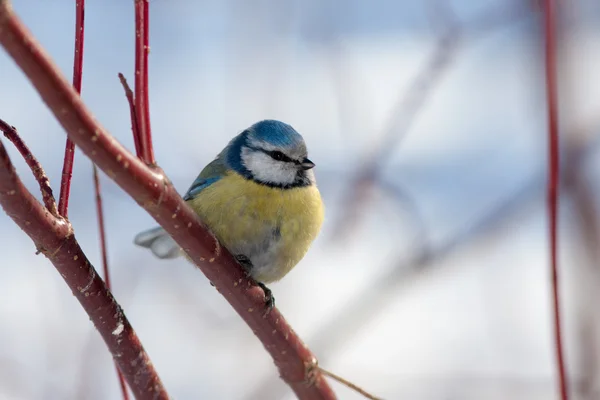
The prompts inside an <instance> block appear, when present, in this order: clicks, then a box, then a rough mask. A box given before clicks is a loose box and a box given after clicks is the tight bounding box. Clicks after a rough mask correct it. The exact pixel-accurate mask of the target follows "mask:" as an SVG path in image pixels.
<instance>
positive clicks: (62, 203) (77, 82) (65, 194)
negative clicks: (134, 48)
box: [58, 0, 85, 218]
mask: <svg viewBox="0 0 600 400" xmlns="http://www.w3.org/2000/svg"><path fill="white" fill-rule="evenodd" d="M84 21H85V0H76V2H75V55H74V57H73V87H74V88H75V90H76V91H77V93H81V80H82V76H83V36H84ZM74 159H75V145H74V144H73V142H71V140H70V139H69V138H67V143H66V144H65V156H64V160H63V168H62V174H61V181H60V194H59V196H58V212H59V213H60V215H62V216H63V217H65V218H67V216H68V212H69V197H70V194H71V178H72V177H73V162H74Z"/></svg>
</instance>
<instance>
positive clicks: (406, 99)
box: [332, 2, 524, 242]
mask: <svg viewBox="0 0 600 400" xmlns="http://www.w3.org/2000/svg"><path fill="white" fill-rule="evenodd" d="M430 9H431V5H430ZM438 11H439V10H438ZM523 13H524V6H523V4H522V3H521V2H516V3H515V4H511V5H510V6H509V7H507V6H506V5H503V6H502V8H501V9H498V8H497V7H490V8H489V9H486V10H485V11H484V12H483V13H481V15H478V16H477V17H476V18H474V19H473V20H472V21H469V22H467V23H462V24H461V23H459V22H458V21H457V20H456V17H455V15H454V13H453V12H452V9H449V8H448V7H445V8H444V9H443V10H442V11H439V12H437V13H434V12H433V11H431V12H430V14H432V20H433V21H434V22H436V23H438V24H443V25H444V26H442V27H441V28H440V29H441V30H442V31H443V32H444V33H443V34H442V35H441V36H440V37H439V38H438V39H437V44H436V46H435V48H434V51H433V53H432V54H431V56H430V57H429V58H428V59H427V60H426V61H425V63H424V65H423V67H422V68H420V69H419V73H418V75H417V76H416V77H415V78H414V79H413V80H412V81H411V83H410V85H409V87H408V89H407V90H406V92H404V93H403V94H402V95H401V96H400V97H399V98H398V100H397V101H396V104H395V105H394V106H393V107H392V112H391V115H390V117H389V120H388V122H387V123H386V125H385V128H384V131H383V135H382V139H379V141H378V143H377V144H376V145H375V147H374V149H373V150H372V151H371V154H370V155H369V156H367V157H366V159H365V161H364V162H362V163H360V164H359V165H360V168H359V170H358V171H357V173H356V174H355V177H354V178H353V179H352V180H351V181H350V182H349V183H348V185H347V186H348V189H347V190H348V193H347V195H346V196H345V198H347V199H348V200H347V201H346V204H344V205H343V210H342V212H341V213H340V216H339V217H338V219H337V223H336V225H335V228H334V229H333V233H332V239H333V240H335V241H338V242H339V241H342V240H343V239H344V238H347V235H349V234H350V233H351V232H353V231H354V230H355V228H356V225H357V224H358V222H359V220H360V218H361V216H362V214H361V213H360V211H359V210H361V209H364V208H365V203H367V202H368V201H369V200H370V198H371V194H372V188H373V185H377V184H379V181H378V179H379V175H380V174H381V171H382V169H383V168H384V166H385V164H386V162H387V161H388V160H389V159H390V158H391V155H392V154H393V152H394V151H395V150H396V148H397V146H398V144H399V143H400V142H401V140H402V139H403V138H404V137H406V135H407V134H408V132H409V131H410V129H411V128H412V125H413V123H414V121H415V120H416V119H417V117H418V115H419V112H420V111H421V110H422V109H423V105H424V104H425V103H426V102H427V101H428V99H429V98H430V96H431V95H432V94H433V91H434V90H435V89H436V88H437V87H438V86H439V84H440V82H441V80H442V78H443V77H444V73H445V72H447V71H448V70H449V68H450V66H451V65H452V62H453V61H454V60H455V59H456V56H457V54H458V51H459V47H460V44H461V43H462V42H463V41H464V38H465V37H466V36H467V35H468V34H475V35H474V36H473V38H474V39H481V38H483V37H484V36H485V34H488V33H491V32H493V31H494V29H497V28H499V27H502V26H505V25H506V24H507V23H509V22H515V21H517V20H519V17H522V16H523Z"/></svg>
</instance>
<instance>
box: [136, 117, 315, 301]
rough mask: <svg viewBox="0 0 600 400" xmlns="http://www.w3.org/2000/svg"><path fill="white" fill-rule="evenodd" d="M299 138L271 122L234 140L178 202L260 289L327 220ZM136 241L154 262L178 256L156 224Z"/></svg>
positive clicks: (296, 255)
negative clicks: (193, 214) (147, 249)
mask: <svg viewBox="0 0 600 400" xmlns="http://www.w3.org/2000/svg"><path fill="white" fill-rule="evenodd" d="M307 156H308V155H307V150H306V144H305V143H304V139H303V138H302V136H301V135H300V134H299V133H298V132H296V130H295V129H294V128H292V127H291V126H290V125H288V124H285V123H283V122H280V121H275V120H265V121H260V122H257V123H256V124H254V125H252V126H251V127H250V128H248V129H246V130H244V131H243V132H242V133H240V134H239V135H237V136H236V137H234V138H233V139H232V140H231V141H230V142H229V144H228V145H227V146H226V147H225V148H224V149H223V150H222V151H221V152H220V153H219V155H218V156H217V157H216V158H215V159H214V160H213V161H212V162H211V163H210V164H208V165H207V166H206V167H205V168H204V169H203V170H202V172H200V175H198V177H197V178H196V180H195V181H194V182H193V183H192V185H191V186H190V188H189V189H188V191H187V193H186V194H185V195H184V196H183V199H184V200H185V201H186V202H187V203H188V204H189V205H190V206H191V207H192V209H193V210H194V211H195V212H196V213H197V214H198V215H199V216H200V219H201V220H202V221H203V222H204V224H205V225H206V227H207V228H208V229H210V231H211V232H212V233H213V234H214V235H215V236H216V237H217V239H218V240H219V241H220V243H221V244H222V245H223V246H225V247H226V248H227V249H228V250H229V251H230V252H231V253H232V254H233V255H234V256H235V257H236V258H237V260H238V261H239V262H240V264H241V265H242V266H243V267H244V268H245V269H246V271H247V273H248V274H249V275H250V276H251V277H252V278H253V279H254V280H255V281H256V282H258V284H259V285H260V286H261V287H262V288H263V290H264V291H265V298H266V300H267V303H268V305H269V306H270V307H272V306H273V301H274V299H273V296H272V294H271V291H270V290H269V289H268V288H266V286H265V285H264V284H265V283H270V282H275V281H278V280H280V279H281V278H283V277H284V276H285V275H286V274H287V273H288V272H290V270H291V269H292V268H293V267H294V266H295V265H296V264H298V262H299V261H300V260H301V259H302V258H303V257H304V255H305V254H306V252H307V250H308V248H309V247H310V245H311V243H312V242H313V240H314V239H315V238H316V237H317V234H318V233H319V230H320V229H321V225H322V223H323V217H324V207H323V202H322V200H321V195H320V193H319V190H318V189H317V186H316V181H315V176H314V172H313V169H312V168H313V167H314V166H315V164H314V163H313V162H312V161H310V160H309V159H308V157H307ZM135 244H137V245H139V246H142V247H146V248H149V249H150V250H152V252H153V253H154V255H155V256H157V257H158V258H162V259H166V258H175V257H178V256H180V255H183V254H184V253H183V251H182V250H181V249H180V247H179V246H178V245H177V243H176V242H175V241H174V240H173V239H172V238H171V237H170V236H169V234H168V233H167V232H166V231H165V230H163V229H162V228H160V227H157V228H154V229H151V230H148V231H145V232H142V233H140V234H138V235H137V236H136V237H135Z"/></svg>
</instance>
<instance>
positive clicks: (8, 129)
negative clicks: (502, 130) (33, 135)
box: [0, 119, 59, 217]
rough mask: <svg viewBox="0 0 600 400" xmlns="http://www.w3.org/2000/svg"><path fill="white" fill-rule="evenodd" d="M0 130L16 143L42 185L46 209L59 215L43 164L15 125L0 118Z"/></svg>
mask: <svg viewBox="0 0 600 400" xmlns="http://www.w3.org/2000/svg"><path fill="white" fill-rule="evenodd" d="M0 131H2V132H4V136H6V138H7V139H8V140H10V141H11V142H12V143H13V144H14V145H15V147H16V148H17V150H19V153H21V155H22V156H23V158H24V159H25V162H26V163H27V165H28V166H29V168H31V171H32V172H33V176H34V177H35V180H36V181H37V182H38V183H39V185H40V192H42V201H43V202H44V205H45V206H46V209H47V210H48V211H50V213H51V214H52V215H53V216H55V217H58V216H59V214H58V211H57V209H56V200H55V199H54V194H53V193H52V187H50V181H49V180H48V176H46V173H45V172H44V170H43V169H42V166H41V165H40V163H39V161H38V160H37V158H35V156H34V155H33V154H32V153H31V150H29V147H27V145H26V144H25V142H23V140H22V139H21V137H20V136H19V134H18V133H17V129H16V128H15V127H14V126H11V125H9V124H7V123H6V122H4V121H2V120H1V119H0Z"/></svg>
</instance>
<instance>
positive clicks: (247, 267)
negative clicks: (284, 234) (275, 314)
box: [235, 254, 275, 315]
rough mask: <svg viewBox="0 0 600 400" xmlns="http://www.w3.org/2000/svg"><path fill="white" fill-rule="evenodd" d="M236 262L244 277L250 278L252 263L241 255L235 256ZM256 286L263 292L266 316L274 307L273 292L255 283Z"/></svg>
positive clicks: (263, 285) (259, 283) (262, 284)
mask: <svg viewBox="0 0 600 400" xmlns="http://www.w3.org/2000/svg"><path fill="white" fill-rule="evenodd" d="M235 259H236V260H237V262H238V263H239V264H240V265H241V266H242V268H243V269H244V272H246V275H247V276H249V277H250V272H251V271H252V261H250V259H249V258H248V257H246V256H245V255H243V254H238V255H237V256H235ZM256 284H257V285H258V286H259V287H260V288H261V289H262V290H263V292H265V307H266V309H265V314H264V315H267V314H268V313H269V312H270V311H271V310H272V309H273V307H275V297H273V292H271V289H269V288H268V287H266V286H265V284H264V283H261V282H256Z"/></svg>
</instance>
